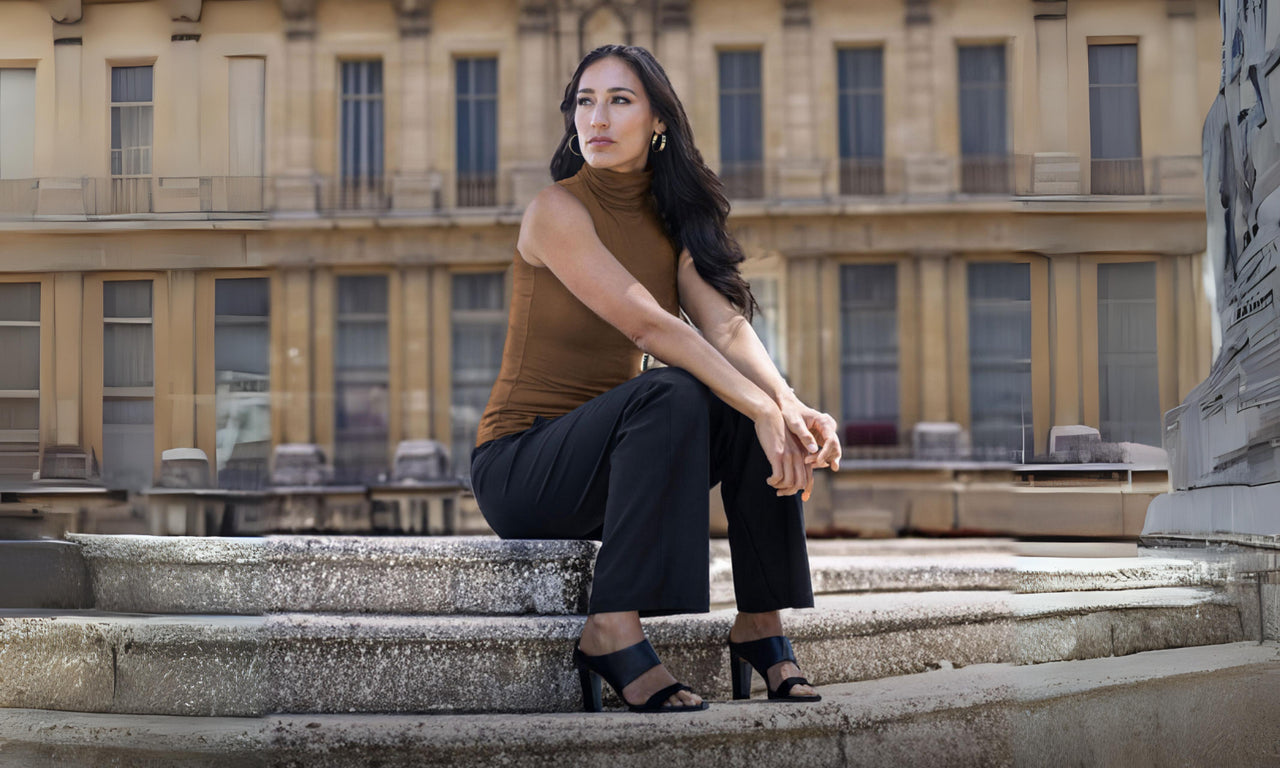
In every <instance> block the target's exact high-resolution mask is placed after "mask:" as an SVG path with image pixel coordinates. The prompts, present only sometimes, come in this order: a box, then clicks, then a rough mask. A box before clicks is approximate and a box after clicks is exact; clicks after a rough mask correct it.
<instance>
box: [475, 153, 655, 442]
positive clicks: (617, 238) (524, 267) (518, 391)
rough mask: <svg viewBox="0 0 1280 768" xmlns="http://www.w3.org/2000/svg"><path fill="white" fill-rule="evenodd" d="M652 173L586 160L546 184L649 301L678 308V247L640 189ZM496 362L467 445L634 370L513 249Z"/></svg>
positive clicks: (585, 315) (621, 337)
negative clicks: (566, 200)
mask: <svg viewBox="0 0 1280 768" xmlns="http://www.w3.org/2000/svg"><path fill="white" fill-rule="evenodd" d="M652 180H653V171H652V170H644V171H632V172H625V173H624V172H619V171H612V170H608V169H597V168H593V167H591V165H589V164H588V163H585V162H584V163H583V164H582V169H581V170H579V171H578V173H577V174H576V175H574V176H571V177H569V178H567V179H563V180H561V181H558V182H556V183H557V184H559V185H560V186H562V187H563V188H564V189H565V190H567V191H568V192H570V193H571V194H573V196H574V197H576V198H578V199H579V200H581V201H582V203H583V205H585V206H586V208H587V211H588V212H589V213H590V214H591V222H592V223H593V224H594V225H595V230H596V235H597V236H598V237H599V238H600V241H601V242H602V243H604V246H605V247H606V248H608V249H609V252H610V253H612V254H613V256H614V257H615V258H616V259H617V260H618V261H619V262H620V263H621V264H622V266H623V267H624V268H626V270H627V271H628V272H629V273H631V275H632V276H633V277H634V278H636V280H638V281H640V283H641V284H642V285H644V287H645V288H646V289H648V291H649V293H651V294H653V297H654V298H655V299H657V301H658V303H659V304H661V305H662V307H663V309H665V310H667V311H668V312H670V313H671V314H673V315H677V316H678V315H679V314H680V304H679V299H678V296H677V293H676V263H677V260H678V258H679V251H678V250H677V249H676V247H675V243H674V242H673V241H672V240H671V239H670V238H668V237H667V233H666V229H665V228H664V227H663V225H662V220H661V217H660V216H659V214H658V211H657V208H656V206H655V204H654V201H653V197H652V195H651V194H650V184H651V182H652ZM512 264H513V269H514V270H515V274H514V280H513V285H512V291H511V309H510V313H509V315H508V317H507V340H506V344H505V346H504V347H503V350H502V368H501V370H500V371H499V373H498V380H497V381H496V382H495V383H494V385H493V390H492V391H491V393H490V395H489V404H488V405H487V406H486V407H485V410H484V415H483V416H482V417H481V418H480V428H479V431H478V432H477V434H476V445H477V446H478V445H481V444H483V443H485V442H488V441H489V440H493V439H495V438H498V437H502V436H504V435H509V434H512V433H515V432H520V431H522V430H525V429H528V428H529V427H530V426H532V425H533V421H534V417H535V416H541V417H543V418H546V419H553V418H555V417H556V416H560V415H562V414H565V413H568V412H569V411H571V410H573V409H574V408H577V407H578V406H579V405H582V404H583V403H585V402H587V401H588V400H590V399H591V398H593V397H596V396H597V395H601V394H603V393H605V392H607V391H609V390H610V389H613V388H614V387H616V386H618V385H619V384H622V383H623V382H625V381H627V380H628V379H630V378H631V377H633V376H635V375H636V374H638V373H639V372H640V358H641V356H642V353H641V351H640V349H639V348H638V347H636V345H635V344H633V343H632V342H631V340H630V339H628V338H627V337H626V335H625V334H624V333H622V332H621V331H619V330H618V329H616V328H614V327H613V326H612V325H610V324H609V323H608V322H606V321H605V320H604V319H602V318H601V317H600V316H599V315H597V314H596V313H594V312H592V311H591V310H590V309H589V308H588V307H587V305H585V304H583V303H582V302H581V301H579V300H578V298H577V297H576V296H574V295H573V293H572V292H570V291H569V289H568V288H566V287H565V286H564V284H563V283H561V282H560V280H559V279H557V278H556V276H555V275H554V274H553V273H552V272H551V270H550V269H548V268H547V267H535V266H533V265H532V264H530V263H529V262H527V261H525V260H524V258H522V257H521V256H520V253H519V251H516V254H515V258H514V260H513V261H512Z"/></svg>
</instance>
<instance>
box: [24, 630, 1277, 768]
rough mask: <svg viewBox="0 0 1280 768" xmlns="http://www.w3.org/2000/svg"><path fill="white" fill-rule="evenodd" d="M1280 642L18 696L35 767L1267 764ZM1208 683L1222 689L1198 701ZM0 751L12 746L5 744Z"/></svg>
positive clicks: (28, 764) (28, 758)
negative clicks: (648, 692)
mask: <svg viewBox="0 0 1280 768" xmlns="http://www.w3.org/2000/svg"><path fill="white" fill-rule="evenodd" d="M1278 685H1280V646H1276V645H1275V644H1267V645H1262V646H1259V645H1256V644H1254V643H1235V644H1231V645H1224V646H1211V647H1206V648H1192V649H1179V650H1169V651H1153V652H1148V653H1140V654H1135V655H1132V656H1126V657H1121V658H1104V659H1095V660H1091V661H1086V662H1072V663H1053V664H1043V665H1036V666H1031V667H1015V666H1009V665H1003V664H1000V665H988V664H984V665H976V666H971V667H966V668H962V669H953V668H943V669H939V670H936V671H931V672H927V673H923V674H917V675H910V676H905V677H896V678H892V679H882V680H869V681H865V682H857V683H847V684H839V685H828V686H826V687H824V689H823V701H821V702H819V703H818V704H779V703H776V702H765V701H762V700H759V699H756V700H754V701H751V702H729V701H713V702H712V703H711V708H710V709H708V710H706V711H704V712H695V713H688V714H681V715H637V714H633V713H628V712H605V713H601V714H582V713H564V714H529V715H511V714H495V715H474V714H471V715H431V716H422V715H385V714H378V715H348V714H330V715H323V714H306V715H276V716H270V717H263V718H177V717H172V718H166V717H155V716H147V717H138V716H120V715H94V714H81V713H65V712H49V711H40V710H11V711H9V712H7V713H6V717H5V718H3V719H0V756H3V757H5V758H8V759H10V760H13V761H16V762H15V763H14V764H17V765H21V766H23V767H24V768H55V767H56V768H78V767H79V766H95V768H96V766H102V765H113V764H127V765H130V766H148V767H149V766H174V765H180V766H201V768H203V767H204V766H214V765H237V766H240V765H245V766H261V765H307V766H330V765H333V766H339V765H340V766H360V765H378V766H435V765H440V766H445V765H449V766H452V765H470V766H487V765H521V766H526V765H527V766H557V767H558V766H564V765H575V766H577V765H581V766H607V767H608V768H626V767H627V766H633V765H634V766H641V765H643V766H650V765H685V764H697V765H704V766H707V768H720V767H721V766H741V765H748V764H749V765H756V766H762V767H763V768H769V767H770V766H794V765H795V764H796V754H804V755H805V761H806V762H807V763H809V764H812V765H851V764H859V765H940V766H941V765H946V766H968V765H975V766H976V765H982V766H987V765H1010V764H1015V765H1031V766H1035V765H1062V764H1082V765H1139V764H1142V765H1184V764H1188V765H1265V764H1268V761H1269V760H1270V759H1272V758H1274V746H1275V743H1276V742H1277V741H1278V740H1280V700H1278V699H1277V698H1276V697H1275V695H1274V694H1275V690H1276V687H1277V686H1278ZM1205 701H1212V702H1214V705H1213V706H1212V707H1205V706H1204V702H1205ZM0 762H2V761H0Z"/></svg>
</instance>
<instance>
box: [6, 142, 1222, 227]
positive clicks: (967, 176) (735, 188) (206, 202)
mask: <svg viewBox="0 0 1280 768" xmlns="http://www.w3.org/2000/svg"><path fill="white" fill-rule="evenodd" d="M826 167H827V168H828V169H829V170H827V171H826V173H827V174H830V175H831V176H838V178H832V177H831V176H829V181H827V182H825V183H824V186H825V187H826V188H827V189H830V190H832V193H834V194H833V197H846V198H848V197H863V198H881V199H883V200H884V201H885V204H889V203H890V202H891V201H902V200H909V199H912V198H913V197H921V198H930V199H938V198H942V199H946V198H948V197H951V196H953V195H955V194H960V195H974V194H977V195H992V196H1000V195H1004V196H1016V197H1019V198H1025V197H1042V196H1072V197H1078V196H1088V195H1094V196H1099V197H1101V196H1110V195H1161V196H1179V197H1186V198H1200V197H1203V195H1204V181H1203V175H1202V161H1201V158H1200V157H1199V156H1197V155H1185V156H1181V155H1173V156H1156V157H1142V158H1130V159H1123V160H1093V161H1090V160H1089V158H1088V157H1084V158H1081V157H1080V156H1078V155H1076V154H1072V153H1066V152H1057V153H1053V152H1043V153H1038V154H1034V155H1031V154H1010V155H1005V156H981V157H955V156H951V157H946V156H940V155H932V156H922V157H912V158H903V157H893V156H890V157H884V158H843V159H841V160H840V161H839V162H838V163H832V164H828V165H827V166H826ZM767 170H768V166H766V165H765V164H763V163H745V164H735V165H728V166H726V167H725V168H723V169H722V170H721V172H720V178H721V181H722V182H723V184H724V190H725V193H726V194H727V195H728V197H729V198H730V199H731V200H760V199H764V197H765V173H766V171H767ZM281 181H282V180H280V179H276V178H273V177H261V176H140V177H119V176H115V177H110V176H109V177H79V178H66V177H49V178H33V179H0V220H6V221H14V220H17V221H21V220H29V221H39V220H53V221H67V220H76V219H86V218H87V219H98V218H117V219H119V218H124V219H128V218H151V217H161V218H166V217H177V218H221V219H226V218H251V219H256V218H263V217H267V216H270V215H272V214H275V213H276V212H277V208H276V206H277V204H278V205H279V211H280V212H281V213H282V214H283V213H285V212H288V213H290V214H297V213H299V212H302V213H308V212H312V213H318V214H319V215H322V216H328V215H335V216H341V215H344V214H348V213H365V214H372V215H381V214H383V213H386V212H388V211H390V210H391V209H393V208H394V209H396V210H397V211H402V212H406V211H407V212H410V213H421V214H433V215H434V214H438V213H440V212H441V211H440V210H439V205H440V202H439V195H438V194H435V193H438V192H439V186H444V187H445V188H447V187H448V184H449V182H448V181H445V182H444V184H443V185H437V186H436V187H434V190H435V193H433V194H421V193H420V191H419V193H413V194H406V195H405V196H404V197H403V199H397V198H396V196H395V194H393V193H394V192H395V189H396V187H394V186H393V184H392V179H391V177H387V176H377V177H358V178H352V177H314V176H313V177H310V178H308V177H302V178H296V179H289V181H291V182H292V184H291V186H290V187H289V190H291V192H290V193H291V194H293V195H294V197H293V198H290V199H289V200H288V201H286V200H285V199H284V198H283V197H281V195H283V194H285V193H284V192H281ZM453 183H454V184H455V185H456V191H457V196H456V200H455V202H454V205H455V208H456V209H463V208H477V207H494V206H496V205H498V177H497V175H495V174H476V175H459V176H458V177H456V181H454V182H453ZM775 188H776V186H775ZM412 189H416V188H412Z"/></svg>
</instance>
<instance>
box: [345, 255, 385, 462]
mask: <svg viewBox="0 0 1280 768" xmlns="http://www.w3.org/2000/svg"><path fill="white" fill-rule="evenodd" d="M387 287H388V286H387V278H386V276H385V275H357V276H344V277H339V278H338V315H337V353H336V355H335V356H334V377H333V378H334V390H335V391H334V401H335V403H336V407H337V412H336V433H335V435H334V451H333V454H334V455H333V469H334V479H335V480H337V481H338V482H340V483H373V482H376V481H377V480H378V476H379V475H381V474H383V473H386V472H388V461H387V459H388V453H387V441H388V440H390V430H389V423H390V413H391V412H390V400H389V397H390V395H389V389H390V379H391V374H390V358H389V356H388V339H387V298H388V297H387V293H388V291H387Z"/></svg>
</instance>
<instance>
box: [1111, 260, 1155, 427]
mask: <svg viewBox="0 0 1280 768" xmlns="http://www.w3.org/2000/svg"><path fill="white" fill-rule="evenodd" d="M1155 286H1156V272H1155V264H1154V263H1152V262H1144V263H1135V264H1099V265H1098V408H1099V420H1100V422H1101V423H1100V424H1099V427H1100V431H1101V432H1102V439H1103V440H1108V441H1113V442H1121V441H1126V442H1137V443H1144V444H1146V445H1157V446H1158V445H1160V444H1161V441H1160V433H1161V419H1160V382H1159V369H1158V367H1157V356H1156V287H1155Z"/></svg>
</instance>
